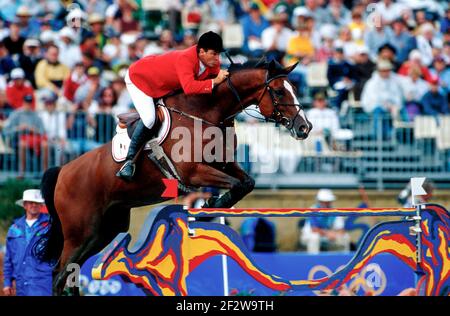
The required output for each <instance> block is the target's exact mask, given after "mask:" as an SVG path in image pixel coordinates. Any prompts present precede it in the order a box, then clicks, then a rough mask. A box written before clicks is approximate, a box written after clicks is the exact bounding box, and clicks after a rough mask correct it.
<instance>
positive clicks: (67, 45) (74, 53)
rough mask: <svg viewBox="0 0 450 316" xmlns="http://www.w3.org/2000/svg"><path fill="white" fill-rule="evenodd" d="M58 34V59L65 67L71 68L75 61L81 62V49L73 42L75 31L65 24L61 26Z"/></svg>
mask: <svg viewBox="0 0 450 316" xmlns="http://www.w3.org/2000/svg"><path fill="white" fill-rule="evenodd" d="M58 34H59V41H57V45H58V48H59V57H58V60H59V62H60V63H62V64H64V65H66V66H67V67H69V68H73V66H74V65H75V64H76V63H78V62H81V50H80V46H79V45H78V44H76V43H75V32H74V31H73V30H72V28H70V27H68V26H66V27H64V28H62V29H61V30H60V31H59V33H58Z"/></svg>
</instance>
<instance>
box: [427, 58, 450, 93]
mask: <svg viewBox="0 0 450 316" xmlns="http://www.w3.org/2000/svg"><path fill="white" fill-rule="evenodd" d="M430 73H431V74H432V75H433V76H435V77H438V78H439V84H440V89H441V92H442V93H443V94H444V95H448V94H449V93H450V67H449V66H448V65H446V64H445V60H444V58H443V57H442V56H437V57H436V58H435V59H434V61H433V68H432V69H431V70H430Z"/></svg>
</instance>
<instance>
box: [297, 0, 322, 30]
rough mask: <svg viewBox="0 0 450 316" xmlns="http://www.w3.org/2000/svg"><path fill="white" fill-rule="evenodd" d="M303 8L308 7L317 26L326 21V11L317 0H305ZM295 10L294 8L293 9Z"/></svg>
mask: <svg viewBox="0 0 450 316" xmlns="http://www.w3.org/2000/svg"><path fill="white" fill-rule="evenodd" d="M305 8H306V9H308V11H309V14H311V15H312V16H313V18H314V20H315V21H316V23H317V26H318V27H321V26H322V25H323V24H326V23H327V18H328V12H327V10H326V9H325V8H323V7H322V6H321V5H320V3H319V1H317V0H305ZM294 11H295V10H294Z"/></svg>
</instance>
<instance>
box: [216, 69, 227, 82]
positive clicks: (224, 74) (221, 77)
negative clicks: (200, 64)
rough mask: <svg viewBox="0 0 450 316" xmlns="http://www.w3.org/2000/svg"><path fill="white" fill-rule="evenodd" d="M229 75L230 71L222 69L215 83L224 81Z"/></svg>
mask: <svg viewBox="0 0 450 316" xmlns="http://www.w3.org/2000/svg"><path fill="white" fill-rule="evenodd" d="M228 75H229V73H228V71H226V70H224V69H220V72H219V74H218V75H217V77H216V78H214V80H213V81H214V85H217V84H219V83H221V82H222V81H224V80H225V79H226V78H227V77H228Z"/></svg>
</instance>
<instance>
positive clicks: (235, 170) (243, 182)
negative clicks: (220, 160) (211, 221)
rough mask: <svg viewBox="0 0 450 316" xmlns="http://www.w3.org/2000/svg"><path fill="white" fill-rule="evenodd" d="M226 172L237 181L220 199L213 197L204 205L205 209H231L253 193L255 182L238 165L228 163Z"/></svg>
mask: <svg viewBox="0 0 450 316" xmlns="http://www.w3.org/2000/svg"><path fill="white" fill-rule="evenodd" d="M224 172H225V173H226V174H227V175H229V176H231V177H233V178H235V179H237V180H238V181H235V182H233V183H232V186H231V188H230V189H229V190H228V191H227V192H225V193H224V194H223V195H221V196H220V197H219V198H217V197H211V198H210V199H209V200H208V201H206V203H205V204H204V205H203V208H229V207H232V206H233V205H235V204H236V203H237V202H239V201H240V200H242V199H243V198H244V196H246V195H247V194H249V193H250V192H251V191H253V188H254V187H255V180H253V178H252V177H250V176H249V175H248V174H247V173H246V172H245V171H244V170H242V168H241V167H240V166H239V164H238V163H236V162H232V163H228V164H227V165H226V167H225V169H224Z"/></svg>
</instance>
